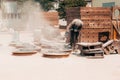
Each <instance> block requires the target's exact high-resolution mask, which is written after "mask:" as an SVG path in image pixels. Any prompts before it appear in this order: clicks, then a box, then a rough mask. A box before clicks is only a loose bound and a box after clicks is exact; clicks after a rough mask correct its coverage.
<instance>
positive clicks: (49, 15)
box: [43, 12, 59, 26]
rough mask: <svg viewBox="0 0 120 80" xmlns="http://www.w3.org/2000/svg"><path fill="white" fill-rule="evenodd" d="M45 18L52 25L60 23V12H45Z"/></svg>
mask: <svg viewBox="0 0 120 80" xmlns="http://www.w3.org/2000/svg"><path fill="white" fill-rule="evenodd" d="M43 14H44V17H45V19H46V20H47V21H48V22H49V24H50V25H52V26H55V25H58V21H59V16H58V12H44V13H43Z"/></svg>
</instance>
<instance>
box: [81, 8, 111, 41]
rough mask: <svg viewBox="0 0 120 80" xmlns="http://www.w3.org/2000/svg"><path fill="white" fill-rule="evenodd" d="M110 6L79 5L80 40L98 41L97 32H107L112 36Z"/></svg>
mask: <svg viewBox="0 0 120 80" xmlns="http://www.w3.org/2000/svg"><path fill="white" fill-rule="evenodd" d="M111 13H112V12H111V8H103V7H81V8H80V18H81V20H82V21H83V23H84V25H83V29H82V30H81V35H80V42H98V41H99V35H98V34H99V32H109V39H111V38H112V36H113V35H112V34H113V33H112V32H113V31H112V30H113V29H112V23H111V22H112V19H111V17H112V14H111Z"/></svg>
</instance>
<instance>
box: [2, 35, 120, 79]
mask: <svg viewBox="0 0 120 80" xmlns="http://www.w3.org/2000/svg"><path fill="white" fill-rule="evenodd" d="M32 40H33V39H32V34H25V33H22V34H21V41H24V42H31V41H32ZM10 41H11V35H10V34H8V33H0V44H1V46H0V80H120V55H118V54H116V55H105V58H103V59H87V58H85V57H80V56H76V55H73V54H71V55H70V56H69V57H67V58H54V59H51V58H44V57H42V53H37V54H34V55H28V56H16V55H12V50H13V48H12V47H10V46H8V44H9V43H10Z"/></svg>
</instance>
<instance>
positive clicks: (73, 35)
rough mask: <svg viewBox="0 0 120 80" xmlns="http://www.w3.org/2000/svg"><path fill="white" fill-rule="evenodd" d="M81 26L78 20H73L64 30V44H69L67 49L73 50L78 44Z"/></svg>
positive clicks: (81, 23)
mask: <svg viewBox="0 0 120 80" xmlns="http://www.w3.org/2000/svg"><path fill="white" fill-rule="evenodd" d="M82 26H83V22H82V21H81V20H80V19H74V20H73V21H72V22H71V23H70V24H69V25H68V26H67V29H66V36H67V39H66V42H67V43H69V47H71V48H74V47H75V44H76V43H77V42H78V38H79V35H80V34H79V33H80V30H81V28H82Z"/></svg>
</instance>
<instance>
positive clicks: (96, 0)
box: [92, 0, 120, 7]
mask: <svg viewBox="0 0 120 80" xmlns="http://www.w3.org/2000/svg"><path fill="white" fill-rule="evenodd" d="M104 3H108V4H107V5H108V6H111V5H114V4H115V5H114V6H120V0H92V6H93V7H103V5H104Z"/></svg>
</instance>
